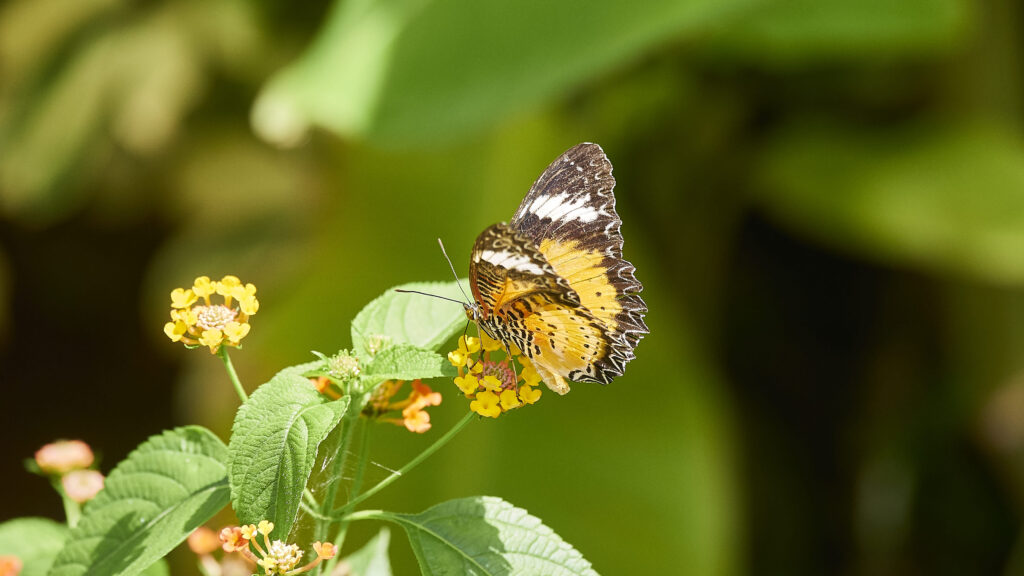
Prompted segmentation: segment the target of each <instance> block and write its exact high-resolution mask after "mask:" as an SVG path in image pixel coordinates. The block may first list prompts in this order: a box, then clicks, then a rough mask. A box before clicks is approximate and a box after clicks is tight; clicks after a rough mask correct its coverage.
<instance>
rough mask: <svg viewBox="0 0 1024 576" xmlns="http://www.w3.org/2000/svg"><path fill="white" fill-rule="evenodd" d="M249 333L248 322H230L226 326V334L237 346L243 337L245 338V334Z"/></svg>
mask: <svg viewBox="0 0 1024 576" xmlns="http://www.w3.org/2000/svg"><path fill="white" fill-rule="evenodd" d="M248 333H249V323H248V322H246V323H245V324H239V323H238V322H228V323H227V325H226V326H224V335H225V336H227V338H228V341H230V342H231V343H232V344H234V345H235V346H237V345H238V343H239V342H241V340H242V338H245V335H246V334H248Z"/></svg>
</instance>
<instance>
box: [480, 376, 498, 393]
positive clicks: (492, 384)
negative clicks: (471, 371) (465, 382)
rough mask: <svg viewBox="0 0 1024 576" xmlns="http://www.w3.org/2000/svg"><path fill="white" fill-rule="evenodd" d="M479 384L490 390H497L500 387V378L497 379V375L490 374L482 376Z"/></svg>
mask: <svg viewBox="0 0 1024 576" xmlns="http://www.w3.org/2000/svg"><path fill="white" fill-rule="evenodd" d="M480 385H481V386H483V387H484V388H487V389H488V390H490V391H492V392H497V391H498V390H501V388H502V384H501V380H498V377H497V376H493V375H491V374H488V375H487V376H484V378H483V380H481V381H480Z"/></svg>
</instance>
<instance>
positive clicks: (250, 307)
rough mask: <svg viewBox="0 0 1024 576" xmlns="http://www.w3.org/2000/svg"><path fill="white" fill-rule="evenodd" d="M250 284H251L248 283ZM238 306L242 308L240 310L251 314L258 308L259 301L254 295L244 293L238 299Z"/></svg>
mask: <svg viewBox="0 0 1024 576" xmlns="http://www.w3.org/2000/svg"><path fill="white" fill-rule="evenodd" d="M249 286H252V284H249ZM238 307H239V308H241V309H242V312H244V313H246V314H248V315H249V316H252V315H253V314H255V313H256V312H258V311H259V309H260V301H259V300H257V299H256V296H255V295H249V294H246V295H244V296H242V297H241V298H239V299H238Z"/></svg>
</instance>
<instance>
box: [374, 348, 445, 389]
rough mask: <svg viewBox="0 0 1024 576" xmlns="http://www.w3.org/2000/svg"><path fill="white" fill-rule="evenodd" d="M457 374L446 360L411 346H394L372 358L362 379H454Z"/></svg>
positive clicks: (428, 351) (434, 353)
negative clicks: (443, 377) (447, 377)
mask: <svg viewBox="0 0 1024 576" xmlns="http://www.w3.org/2000/svg"><path fill="white" fill-rule="evenodd" d="M457 373H458V372H457V371H456V370H455V368H454V367H453V366H452V364H451V362H449V361H448V359H447V358H445V357H444V356H441V355H440V354H438V353H436V352H431V351H430V350H424V349H423V348H420V347H418V346H413V345H411V344H396V345H393V346H391V347H390V348H387V349H385V350H384V351H382V352H381V353H379V354H377V356H375V357H374V359H373V361H372V362H370V364H369V365H368V366H367V367H366V369H365V370H364V372H363V377H364V378H366V379H369V380H373V381H378V382H379V381H382V380H415V379H417V378H437V377H440V376H450V377H453V378H454V377H455V376H456V374H457Z"/></svg>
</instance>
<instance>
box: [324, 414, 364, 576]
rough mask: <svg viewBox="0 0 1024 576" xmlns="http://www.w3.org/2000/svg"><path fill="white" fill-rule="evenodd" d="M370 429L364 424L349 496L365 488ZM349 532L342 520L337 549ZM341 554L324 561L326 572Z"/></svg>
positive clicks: (328, 572) (336, 539) (335, 542)
mask: <svg viewBox="0 0 1024 576" xmlns="http://www.w3.org/2000/svg"><path fill="white" fill-rule="evenodd" d="M370 430H373V427H372V426H371V425H370V424H366V425H365V426H363V437H362V438H361V441H360V443H359V463H358V464H357V465H356V473H355V476H353V477H352V487H351V488H350V489H349V498H350V499H351V498H355V497H356V496H358V495H359V491H360V490H362V488H363V473H364V472H365V471H366V463H367V462H368V461H369V459H370ZM347 534H348V522H346V521H342V522H341V526H340V527H339V528H338V534H337V535H336V536H335V537H334V547H335V549H337V550H341V547H342V546H343V545H344V544H345V536H346V535H347ZM340 559H341V557H340V556H335V557H334V558H332V559H330V560H328V561H327V562H325V563H324V569H323V573H324V574H330V573H331V571H332V570H333V569H334V565H335V564H337V563H338V560H340Z"/></svg>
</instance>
